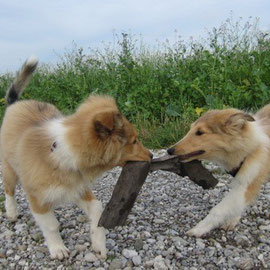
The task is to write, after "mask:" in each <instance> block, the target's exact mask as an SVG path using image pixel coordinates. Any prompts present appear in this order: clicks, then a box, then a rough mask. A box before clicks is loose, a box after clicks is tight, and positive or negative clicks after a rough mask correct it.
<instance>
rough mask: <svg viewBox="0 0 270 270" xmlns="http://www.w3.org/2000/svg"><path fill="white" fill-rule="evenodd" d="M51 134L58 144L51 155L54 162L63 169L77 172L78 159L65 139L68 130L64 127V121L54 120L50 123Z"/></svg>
mask: <svg viewBox="0 0 270 270" xmlns="http://www.w3.org/2000/svg"><path fill="white" fill-rule="evenodd" d="M48 130H49V134H50V135H51V136H52V138H53V142H56V147H55V148H53V151H52V153H51V156H52V158H53V159H54V161H55V162H56V163H57V164H58V165H59V166H60V167H61V168H62V169H71V170H77V166H76V159H75V157H74V153H72V152H71V151H70V149H69V146H68V143H67V141H66V138H65V134H66V128H65V127H64V125H63V120H62V119H53V120H51V121H49V122H48Z"/></svg>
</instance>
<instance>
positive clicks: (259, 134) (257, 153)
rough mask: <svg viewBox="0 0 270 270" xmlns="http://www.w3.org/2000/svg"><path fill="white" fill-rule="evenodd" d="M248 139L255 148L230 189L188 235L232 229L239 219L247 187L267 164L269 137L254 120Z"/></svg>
mask: <svg viewBox="0 0 270 270" xmlns="http://www.w3.org/2000/svg"><path fill="white" fill-rule="evenodd" d="M250 139H251V144H252V143H253V145H254V146H255V147H256V148H255V149H252V150H253V152H251V153H250V155H249V156H248V157H246V160H245V162H244V164H243V165H242V168H241V169H240V171H239V172H238V174H237V175H236V177H235V179H234V183H233V185H232V190H231V191H230V192H229V193H228V194H227V195H226V196H225V197H224V199H223V200H222V201H221V202H220V203H219V204H217V205H216V206H215V207H214V208H213V209H212V210H211V211H210V213H209V214H208V215H207V216H206V218H204V219H203V220H202V221H201V222H199V223H198V224H197V225H196V226H195V227H194V228H193V229H191V230H190V231H188V234H189V235H193V236H196V237H201V236H202V235H204V234H206V233H208V232H209V231H211V230H212V229H214V228H217V227H219V226H223V228H226V229H233V228H234V226H235V225H236V224H237V222H238V221H239V219H240V217H241V214H242V212H243V211H244V209H245V207H246V205H247V204H248V202H247V201H246V198H245V192H246V190H247V187H248V186H249V185H250V184H251V183H252V182H253V181H254V180H255V179H256V178H257V177H258V175H259V173H260V171H261V169H262V168H263V167H265V166H267V164H266V162H268V155H269V150H268V149H269V145H270V142H269V138H268V136H267V135H266V134H265V133H264V132H263V130H262V128H261V127H260V126H259V125H258V124H257V123H256V122H254V123H251V138H250ZM246 147H248V145H246ZM234 166H235V165H234Z"/></svg>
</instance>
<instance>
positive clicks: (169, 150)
mask: <svg viewBox="0 0 270 270" xmlns="http://www.w3.org/2000/svg"><path fill="white" fill-rule="evenodd" d="M174 151H175V149H174V148H173V147H172V148H169V149H168V150H167V153H168V154H169V155H173V153H174Z"/></svg>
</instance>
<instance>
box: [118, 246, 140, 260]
mask: <svg viewBox="0 0 270 270" xmlns="http://www.w3.org/2000/svg"><path fill="white" fill-rule="evenodd" d="M122 255H123V256H124V257H126V258H127V259H131V258H133V257H135V256H137V255H138V253H137V251H135V250H132V249H126V248H125V249H123V251H122Z"/></svg>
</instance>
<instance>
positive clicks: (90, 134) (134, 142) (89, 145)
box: [71, 95, 152, 167]
mask: <svg viewBox="0 0 270 270" xmlns="http://www.w3.org/2000/svg"><path fill="white" fill-rule="evenodd" d="M71 119H72V120H71V121H72V125H73V126H75V128H74V129H73V131H74V132H73V134H74V136H73V137H74V139H75V137H76V140H77V145H78V149H79V151H80V153H83V159H84V163H85V166H91V165H98V164H102V165H106V166H107V165H108V167H114V166H117V165H120V166H123V165H124V164H125V163H126V162H127V161H150V160H151V157H152V154H151V153H150V152H149V151H148V150H147V149H146V148H145V147H144V146H143V145H142V143H141V142H140V141H139V140H138V135H137V132H136V129H135V128H134V127H133V126H132V125H131V123H130V122H129V121H128V120H127V119H126V118H125V117H124V116H123V115H122V114H121V113H120V112H119V110H118V108H117V105H116V103H115V100H114V99H113V98H111V97H108V96H98V95H92V96H90V97H89V98H88V100H87V101H86V102H84V103H83V104H82V105H81V106H80V107H79V108H78V110H77V112H76V113H75V115H74V117H72V118H71ZM76 127H77V128H76ZM78 133H79V134H78ZM78 136H80V141H78ZM81 155H82V154H81ZM87 160H88V161H87ZM87 162H88V163H87ZM90 163H91V164H90Z"/></svg>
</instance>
